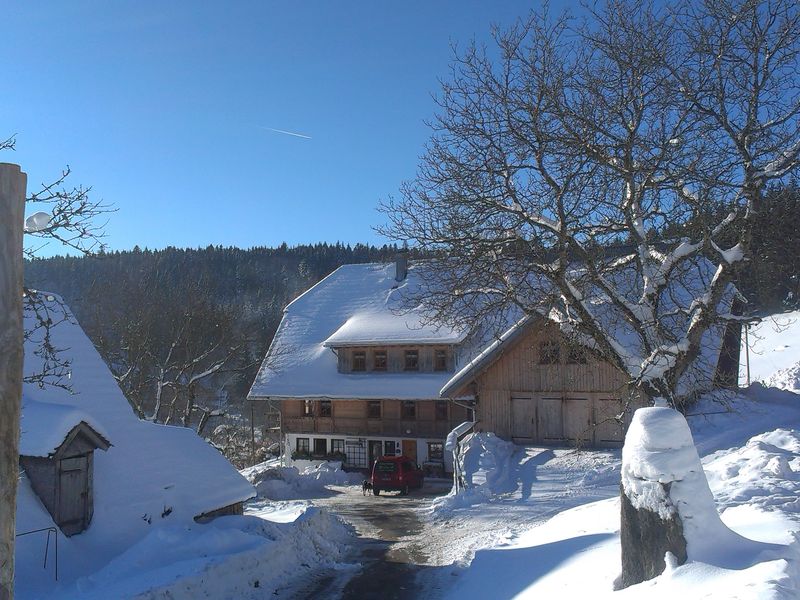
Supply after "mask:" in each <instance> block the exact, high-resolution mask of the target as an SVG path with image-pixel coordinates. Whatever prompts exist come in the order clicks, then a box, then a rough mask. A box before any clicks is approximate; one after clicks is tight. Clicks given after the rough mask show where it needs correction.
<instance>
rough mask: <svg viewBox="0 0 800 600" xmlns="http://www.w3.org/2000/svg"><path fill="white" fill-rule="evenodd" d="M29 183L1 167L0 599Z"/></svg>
mask: <svg viewBox="0 0 800 600" xmlns="http://www.w3.org/2000/svg"><path fill="white" fill-rule="evenodd" d="M26 179H27V177H26V175H25V173H23V172H22V171H21V170H20V168H19V166H18V165H12V164H8V163H0V600H7V599H10V598H13V596H14V529H15V526H16V509H17V479H18V477H19V416H20V403H21V398H22V356H23V347H22V340H23V329H22V233H23V224H24V217H25V186H26Z"/></svg>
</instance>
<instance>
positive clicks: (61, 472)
mask: <svg viewBox="0 0 800 600" xmlns="http://www.w3.org/2000/svg"><path fill="white" fill-rule="evenodd" d="M39 296H40V297H41V298H42V310H43V311H46V313H47V315H48V318H50V319H51V321H52V322H53V323H54V325H53V326H52V327H51V329H50V339H49V341H50V343H51V344H53V346H54V347H56V348H59V349H61V350H60V358H63V359H64V360H68V361H69V364H68V367H67V369H68V373H67V375H68V377H62V378H61V383H62V384H67V385H68V386H69V388H70V389H65V388H64V387H58V386H54V385H44V386H43V387H40V386H39V385H38V384H35V383H31V384H25V385H24V388H23V405H22V419H21V423H20V467H21V473H20V481H19V489H18V492H17V534H18V536H19V537H18V538H17V559H16V561H17V562H16V582H17V583H16V586H17V588H18V590H20V593H22V592H24V593H25V595H30V596H35V597H42V596H48V591H49V590H50V589H51V588H52V587H53V586H54V585H56V583H57V582H56V581H55V568H56V560H57V562H58V574H59V581H60V582H64V581H71V580H74V579H76V578H78V577H81V576H83V575H86V574H88V573H91V572H93V571H96V570H97V569H98V568H99V567H100V566H102V565H105V564H106V563H107V562H108V561H109V560H111V559H113V558H114V557H115V556H118V555H119V554H122V553H124V552H125V551H126V550H127V549H129V548H130V547H131V546H133V545H134V544H136V543H137V542H139V541H140V540H141V539H142V538H144V537H145V536H147V535H149V534H152V533H154V532H156V531H158V530H159V529H160V528H163V527H174V526H178V527H183V528H185V527H192V526H199V525H196V521H202V520H204V519H207V518H210V517H211V516H214V515H217V514H231V513H241V512H242V503H243V502H244V501H245V500H247V499H249V498H251V497H253V496H254V495H255V490H254V489H253V487H252V486H251V485H250V484H249V483H248V482H247V481H246V480H245V479H244V478H243V477H242V476H241V475H239V473H238V472H237V471H236V470H235V469H234V468H233V467H232V466H231V465H230V463H228V461H227V460H226V459H225V458H224V457H223V456H222V455H221V454H220V453H219V452H218V451H217V450H216V449H214V448H212V447H211V446H210V445H208V444H207V443H206V442H205V441H204V440H202V439H201V438H199V437H198V436H197V434H195V432H194V431H192V430H190V429H186V428H182V427H168V426H164V425H159V424H156V423H151V422H146V421H141V420H139V419H138V418H137V417H136V415H135V414H134V412H133V410H132V409H131V407H130V405H129V404H128V402H127V400H126V399H125V397H124V396H123V394H122V392H121V391H120V389H119V387H118V386H117V383H116V381H115V379H114V377H113V376H112V374H111V372H110V371H109V370H108V368H107V367H106V365H105V363H104V362H103V360H102V359H101V358H100V355H99V354H98V353H97V351H96V350H95V348H94V346H93V345H92V343H91V342H90V341H89V339H88V338H87V337H86V335H85V334H84V332H83V331H82V330H81V328H80V326H79V325H78V324H77V322H76V321H75V319H74V317H73V316H72V314H71V313H70V312H69V310H68V309H67V308H66V307H65V306H64V304H63V303H62V302H61V300H60V299H58V298H57V297H55V296H47V297H46V299H45V297H44V296H42V295H39ZM25 324H26V330H27V331H28V332H32V335H31V337H30V339H28V340H26V343H25V373H26V374H32V373H38V372H41V369H42V366H43V365H42V362H41V361H42V359H41V357H40V356H38V355H37V353H36V351H37V349H38V348H39V344H40V342H41V341H42V336H43V335H45V332H44V329H43V328H41V327H38V328H37V327H36V325H37V320H36V317H35V316H34V314H33V312H32V311H30V310H28V309H26V314H25ZM50 380H51V383H55V382H56V379H55V378H51V379H50ZM54 533H55V534H56V536H57V537H59V538H61V539H59V541H58V544H59V549H58V557H57V558H56V555H55V553H54V540H53V539H51V537H52V534H54ZM62 535H63V536H65V537H62ZM45 559H47V560H46V562H45ZM43 564H45V565H46V567H47V568H46V569H44V568H43Z"/></svg>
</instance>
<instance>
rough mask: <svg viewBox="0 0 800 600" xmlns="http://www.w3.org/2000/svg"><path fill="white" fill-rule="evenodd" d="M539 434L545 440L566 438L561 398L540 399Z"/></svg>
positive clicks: (558, 440)
mask: <svg viewBox="0 0 800 600" xmlns="http://www.w3.org/2000/svg"><path fill="white" fill-rule="evenodd" d="M539 436H540V439H541V441H543V442H560V441H562V440H563V439H564V422H563V415H562V407H561V398H542V399H541V400H540V401H539Z"/></svg>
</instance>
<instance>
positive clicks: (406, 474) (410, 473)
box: [372, 456, 424, 496]
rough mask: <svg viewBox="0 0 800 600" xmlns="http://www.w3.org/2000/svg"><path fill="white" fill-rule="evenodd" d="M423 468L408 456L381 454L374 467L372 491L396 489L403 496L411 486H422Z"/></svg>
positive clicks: (377, 493) (375, 492) (376, 492)
mask: <svg viewBox="0 0 800 600" xmlns="http://www.w3.org/2000/svg"><path fill="white" fill-rule="evenodd" d="M423 479H424V477H423V475H422V469H420V468H419V466H418V465H417V463H415V462H414V461H413V460H412V459H410V458H408V457H407V456H381V457H380V458H379V459H378V460H376V461H375V464H374V465H373V467H372V493H373V494H375V495H376V496H377V495H379V494H380V493H381V491H386V490H395V491H399V492H400V493H401V494H402V495H403V496H405V495H407V494H408V490H409V489H411V488H421V487H422V483H423Z"/></svg>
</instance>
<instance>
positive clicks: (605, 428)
mask: <svg viewBox="0 0 800 600" xmlns="http://www.w3.org/2000/svg"><path fill="white" fill-rule="evenodd" d="M595 410H596V422H597V426H596V427H595V432H594V438H595V440H596V443H597V444H598V445H601V446H619V445H621V444H622V442H623V440H624V436H625V432H624V430H623V426H622V424H621V423H618V422H617V421H616V420H615V417H617V416H618V415H619V414H620V413H621V412H622V401H621V400H617V399H616V398H600V399H599V400H596V401H595Z"/></svg>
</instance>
